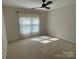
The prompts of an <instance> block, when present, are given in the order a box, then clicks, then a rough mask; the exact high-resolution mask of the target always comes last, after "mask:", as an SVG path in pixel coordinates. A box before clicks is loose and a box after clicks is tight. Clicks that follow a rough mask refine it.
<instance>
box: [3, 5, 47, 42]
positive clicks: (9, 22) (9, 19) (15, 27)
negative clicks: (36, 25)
mask: <svg viewBox="0 0 79 59" xmlns="http://www.w3.org/2000/svg"><path fill="white" fill-rule="evenodd" d="M16 11H23V12H26V13H38V14H40V17H41V20H40V23H41V24H40V34H41V35H42V34H45V33H46V26H45V24H46V22H45V21H46V16H45V15H46V12H42V11H34V10H28V9H23V8H17V7H7V6H3V12H4V17H5V23H6V30H7V38H8V41H12V40H16V39H19V38H20V33H19V18H18V14H17V13H16Z"/></svg>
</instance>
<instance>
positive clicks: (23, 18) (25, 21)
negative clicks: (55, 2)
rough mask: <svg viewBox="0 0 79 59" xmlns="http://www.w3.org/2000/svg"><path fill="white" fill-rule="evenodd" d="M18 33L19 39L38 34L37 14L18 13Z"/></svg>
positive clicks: (38, 19)
mask: <svg viewBox="0 0 79 59" xmlns="http://www.w3.org/2000/svg"><path fill="white" fill-rule="evenodd" d="M19 31H20V36H21V38H27V37H32V36H37V35H39V34H40V17H39V14H30V13H19Z"/></svg>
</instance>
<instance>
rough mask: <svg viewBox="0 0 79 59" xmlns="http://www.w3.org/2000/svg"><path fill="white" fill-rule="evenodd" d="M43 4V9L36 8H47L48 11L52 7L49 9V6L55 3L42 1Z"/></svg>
mask: <svg viewBox="0 0 79 59" xmlns="http://www.w3.org/2000/svg"><path fill="white" fill-rule="evenodd" d="M42 2H43V4H42V6H41V7H36V8H46V9H50V7H47V6H48V5H50V4H52V3H53V2H52V1H48V2H46V0H42ZM32 9H35V8H32Z"/></svg>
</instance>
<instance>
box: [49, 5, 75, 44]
mask: <svg viewBox="0 0 79 59" xmlns="http://www.w3.org/2000/svg"><path fill="white" fill-rule="evenodd" d="M48 33H49V35H52V36H57V37H60V38H63V39H65V40H67V41H70V42H73V43H75V41H76V6H75V4H73V5H69V6H65V7H62V8H57V9H54V10H52V11H50V12H48Z"/></svg>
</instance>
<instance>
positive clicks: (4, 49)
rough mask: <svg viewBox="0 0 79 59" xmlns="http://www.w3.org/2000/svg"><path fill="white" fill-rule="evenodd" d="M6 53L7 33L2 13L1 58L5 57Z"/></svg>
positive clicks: (4, 58)
mask: <svg viewBox="0 0 79 59" xmlns="http://www.w3.org/2000/svg"><path fill="white" fill-rule="evenodd" d="M6 53H7V34H6V28H5V22H4V15H2V59H6Z"/></svg>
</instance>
